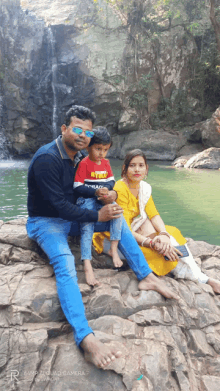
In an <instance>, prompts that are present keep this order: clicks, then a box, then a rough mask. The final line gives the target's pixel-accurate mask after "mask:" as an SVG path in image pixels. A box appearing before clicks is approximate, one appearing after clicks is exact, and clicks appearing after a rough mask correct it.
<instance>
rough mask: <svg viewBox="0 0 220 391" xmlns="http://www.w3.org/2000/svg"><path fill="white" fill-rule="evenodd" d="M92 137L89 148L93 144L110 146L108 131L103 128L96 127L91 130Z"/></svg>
mask: <svg viewBox="0 0 220 391" xmlns="http://www.w3.org/2000/svg"><path fill="white" fill-rule="evenodd" d="M93 132H94V136H93V137H92V138H91V141H90V143H89V147H91V146H92V145H93V144H102V145H108V144H111V145H110V146H112V138H111V135H110V133H109V131H108V130H107V129H106V128H105V127H104V126H97V128H95V129H93Z"/></svg>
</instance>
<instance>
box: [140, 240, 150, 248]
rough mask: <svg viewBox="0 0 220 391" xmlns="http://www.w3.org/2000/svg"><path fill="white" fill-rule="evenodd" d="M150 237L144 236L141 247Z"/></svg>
mask: <svg viewBox="0 0 220 391" xmlns="http://www.w3.org/2000/svg"><path fill="white" fill-rule="evenodd" d="M148 239H149V238H144V240H143V241H142V243H141V247H144V243H145V242H146V240H148Z"/></svg>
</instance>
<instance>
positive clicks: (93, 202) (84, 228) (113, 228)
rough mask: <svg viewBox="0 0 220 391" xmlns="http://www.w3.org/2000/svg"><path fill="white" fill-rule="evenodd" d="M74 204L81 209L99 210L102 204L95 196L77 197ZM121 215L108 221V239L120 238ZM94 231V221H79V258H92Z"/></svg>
mask: <svg viewBox="0 0 220 391" xmlns="http://www.w3.org/2000/svg"><path fill="white" fill-rule="evenodd" d="M76 204H77V205H78V206H80V208H82V209H89V210H97V211H98V210H100V209H101V208H102V207H103V205H102V204H101V203H100V202H98V201H97V198H96V197H93V198H83V197H79V198H78V200H77V202H76ZM121 226H122V217H119V218H118V219H112V220H110V221H109V231H110V240H120V239H121ZM93 233H94V223H80V245H81V260H82V261H83V260H84V259H89V260H91V259H92V237H93Z"/></svg>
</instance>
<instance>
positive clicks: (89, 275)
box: [83, 259, 100, 286]
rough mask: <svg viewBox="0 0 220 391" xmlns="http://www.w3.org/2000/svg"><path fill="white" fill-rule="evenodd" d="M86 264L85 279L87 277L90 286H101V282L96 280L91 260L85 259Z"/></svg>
mask: <svg viewBox="0 0 220 391" xmlns="http://www.w3.org/2000/svg"><path fill="white" fill-rule="evenodd" d="M83 263H84V272H85V277H86V282H87V284H88V285H92V286H94V285H100V282H99V281H98V280H96V278H95V276H94V272H93V268H92V265H91V262H90V260H89V259H85V260H84V261H83Z"/></svg>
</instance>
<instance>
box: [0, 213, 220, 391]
mask: <svg viewBox="0 0 220 391" xmlns="http://www.w3.org/2000/svg"><path fill="white" fill-rule="evenodd" d="M188 245H189V247H190V249H191V251H192V253H193V255H194V257H195V259H196V261H197V262H198V263H199V264H200V265H201V267H202V270H203V271H204V272H205V273H206V274H207V275H209V276H210V277H211V276H212V277H215V278H219V279H220V247H218V246H214V245H210V244H207V243H205V242H199V241H194V240H192V239H188ZM70 246H71V249H72V252H73V254H74V255H75V256H76V267H77V274H78V282H79V287H80V290H81V293H82V297H83V302H84V304H85V309H86V315H87V317H88V319H89V323H90V326H91V327H92V328H93V330H94V332H95V335H96V336H97V338H99V339H100V340H101V341H103V342H104V343H106V344H107V345H109V346H116V347H117V348H118V349H120V350H121V351H122V352H123V354H122V356H121V357H120V358H119V359H117V360H116V361H115V362H112V363H111V364H110V365H109V367H108V369H107V368H106V369H105V370H102V369H97V368H95V367H94V366H93V365H91V364H90V363H87V362H86V361H85V360H84V357H83V354H82V352H81V351H80V350H79V349H78V348H77V347H76V345H75V342H74V339H73V334H72V331H71V328H70V326H69V324H68V323H67V321H66V319H65V316H64V314H63V312H62V310H61V308H60V304H59V300H58V297H57V291H56V283H55V278H54V273H53V269H52V267H51V266H50V265H49V262H48V259H47V258H46V256H45V255H44V254H43V253H42V251H41V250H39V248H38V246H37V245H36V244H35V243H34V242H32V241H31V240H29V239H28V238H27V234H26V229H25V219H21V220H14V221H10V222H7V223H3V222H1V224H0V269H1V278H0V281H1V295H0V326H1V328H0V339H1V343H0V350H1V354H0V368H1V376H0V389H1V390H7V391H8V390H17V391H26V390H27V391H29V390H32V391H37V390H43V389H45V390H53V391H54V390H55V391H56V390H59V391H60V390H61V389H62V390H79V389H80V390H82V391H84V390H85V391H88V390H100V391H102V390H109V391H110V390H117V391H118V390H119V391H122V390H123V391H124V390H132V391H142V390H143V391H146V390H150V391H166V390H167V391H179V390H181V391H185V390H189V391H192V390H193V391H200V390H201V391H203V390H207V391H217V390H219V386H220V296H218V295H215V294H214V293H213V290H212V288H211V287H210V286H209V285H207V284H198V283H194V282H191V281H185V280H174V279H173V278H171V277H165V278H164V279H165V281H166V284H167V285H169V286H170V287H172V289H173V290H174V291H175V292H177V293H178V295H179V296H180V300H179V301H178V302H177V301H175V300H169V299H165V298H164V297H162V296H161V295H160V294H159V293H157V292H154V291H148V292H144V291H138V282H137V279H136V277H135V275H134V273H133V272H132V271H131V270H130V269H129V270H126V271H123V272H117V271H115V270H113V269H112V268H111V266H112V264H111V260H110V258H109V257H105V256H103V255H102V256H96V257H95V258H94V259H93V263H94V267H97V266H100V265H101V266H102V269H100V268H96V269H95V275H96V277H97V278H98V279H99V280H100V282H101V283H102V285H100V286H99V287H97V288H91V287H89V286H88V285H87V284H86V283H85V278H84V273H83V271H82V265H81V262H80V249H79V245H78V244H77V240H75V239H74V240H71V241H70Z"/></svg>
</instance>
